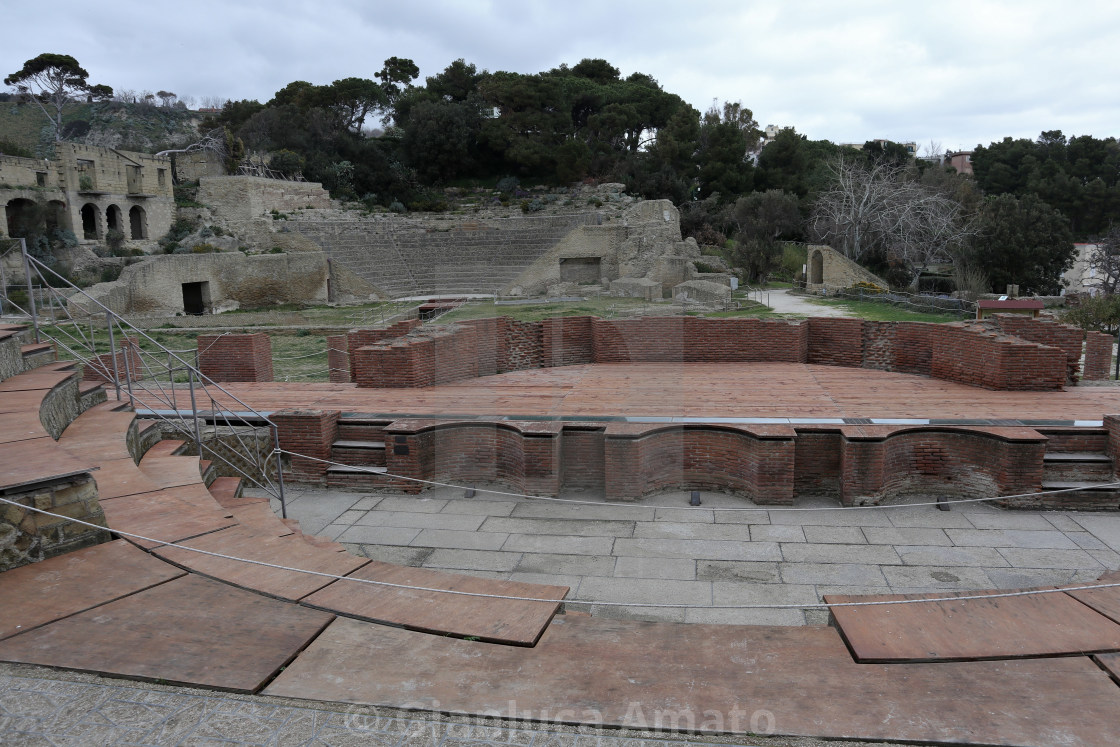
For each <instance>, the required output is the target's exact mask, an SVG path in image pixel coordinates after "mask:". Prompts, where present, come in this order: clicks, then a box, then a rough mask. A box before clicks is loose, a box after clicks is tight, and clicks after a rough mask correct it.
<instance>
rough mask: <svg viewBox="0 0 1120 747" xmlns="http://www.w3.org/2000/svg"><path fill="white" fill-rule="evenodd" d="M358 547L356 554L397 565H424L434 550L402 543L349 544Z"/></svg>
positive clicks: (349, 546) (351, 546) (350, 546)
mask: <svg viewBox="0 0 1120 747" xmlns="http://www.w3.org/2000/svg"><path fill="white" fill-rule="evenodd" d="M347 547H348V548H356V550H354V551H353V552H354V554H355V555H364V556H365V557H367V558H369V559H370V560H380V561H381V562H382V563H396V564H397V565H422V564H423V563H424V561H425V560H427V559H428V556H429V555H431V554H432V552H433V550H432V548H430V547H402V546H400V545H361V544H353V545H347Z"/></svg>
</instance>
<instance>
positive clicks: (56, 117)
mask: <svg viewBox="0 0 1120 747" xmlns="http://www.w3.org/2000/svg"><path fill="white" fill-rule="evenodd" d="M4 85H6V86H11V87H12V89H13V90H14V91H15V93H16V94H18V98H17V100H18V101H20V102H34V103H35V104H36V105H37V106H38V107H39V109H41V110H42V112H43V114H44V115H45V116H46V118H47V119H48V120H50V123H51V127H52V128H53V129H54V139H55V140H56V141H58V140H62V137H63V121H62V110H63V108H64V107H65V106H66V104H68V103H70V102H71V101H74V100H81V99H83V98H88V99H90V100H92V99H106V98H109V97H111V96H112V95H113V89H112V88H110V87H109V86H106V85H103V84H100V85H91V84H90V83H89V73H88V72H86V70H85V68H83V67H82V66H81V65H79V64H78V61H77V60H76V59H74V58H73V57H71V56H70V55H66V54H51V53H44V54H41V55H39V56H38V57H35V58H32V59H30V60H28V61H27V62H25V63H23V67H22V68H20V69H19V70H17V71H15V72H14V73H12V74H11V75H9V76H8V77H6V78H4Z"/></svg>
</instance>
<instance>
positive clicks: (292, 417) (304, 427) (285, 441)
mask: <svg viewBox="0 0 1120 747" xmlns="http://www.w3.org/2000/svg"><path fill="white" fill-rule="evenodd" d="M339 414H340V413H339V412H338V410H281V411H279V412H274V413H273V414H272V415H271V417H270V418H269V419H270V420H272V422H273V423H274V424H275V425H276V430H277V433H278V435H279V437H280V448H281V449H284V450H285V451H292V452H295V453H297V454H303V455H305V456H309V457H315V458H316V459H330V458H331V444H333V443H334V442H335V441H337V440H338V418H339ZM290 459H291V470H292V473H293V476H295V477H297V478H304V479H319V478H321V477H323V476H324V475H325V474H326V473H327V468H328V467H329V466H330V465H329V464H325V463H323V462H320V461H315V460H313V459H301V458H300V457H296V456H293V457H290Z"/></svg>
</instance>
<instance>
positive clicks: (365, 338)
mask: <svg viewBox="0 0 1120 747" xmlns="http://www.w3.org/2000/svg"><path fill="white" fill-rule="evenodd" d="M419 326H420V320H419V319H406V320H404V321H403V322H397V323H396V324H391V325H389V326H388V327H385V328H384V329H356V330H353V331H352V332H347V333H346V351H347V353H349V355H350V363H351V368H350V381H357V380H358V377H357V374H356V373H355V371H354V368H353V361H354V358H353V356H354V351H355V350H357V349H358V348H363V347H366V346H367V345H376V344H377V343H379V342H384V341H386V340H395V339H396V338H398V337H403V336H404V335H407V334H408V333H409V332H411V331H412V330H414V329H416V328H417V327H419Z"/></svg>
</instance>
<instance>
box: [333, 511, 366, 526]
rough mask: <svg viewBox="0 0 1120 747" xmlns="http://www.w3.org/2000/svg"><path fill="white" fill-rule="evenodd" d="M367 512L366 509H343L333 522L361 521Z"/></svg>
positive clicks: (350, 522) (349, 522) (352, 522)
mask: <svg viewBox="0 0 1120 747" xmlns="http://www.w3.org/2000/svg"><path fill="white" fill-rule="evenodd" d="M366 513H368V512H366V511H353V510H351V511H343V512H342V514H341V515H340V516H339V517H338V518H337V519H335V520H334V521H333V522H332V523H333V524H354V523H357V522H358V521H360V520H361V519H363V518H364V517H365V515H366Z"/></svg>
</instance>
